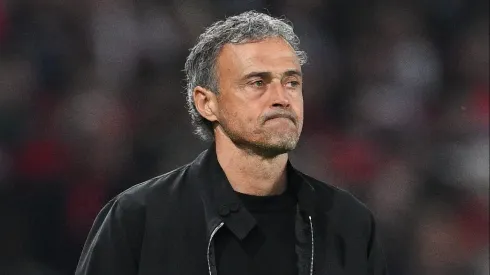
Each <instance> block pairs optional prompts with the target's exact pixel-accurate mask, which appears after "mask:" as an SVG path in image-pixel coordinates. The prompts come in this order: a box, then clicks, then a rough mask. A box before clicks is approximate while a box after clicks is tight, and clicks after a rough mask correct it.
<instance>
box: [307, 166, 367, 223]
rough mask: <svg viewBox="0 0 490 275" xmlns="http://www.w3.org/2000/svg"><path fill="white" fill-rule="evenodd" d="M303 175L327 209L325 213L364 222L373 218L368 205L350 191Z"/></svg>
mask: <svg viewBox="0 0 490 275" xmlns="http://www.w3.org/2000/svg"><path fill="white" fill-rule="evenodd" d="M300 173H301V172H300ZM301 175H302V177H303V178H304V179H305V180H306V181H307V182H308V183H309V184H310V185H311V186H312V187H313V188H314V190H315V193H316V194H317V196H318V198H317V199H318V201H319V202H320V204H322V205H323V206H324V207H325V209H324V210H325V211H328V212H331V213H333V214H335V213H338V214H342V215H348V216H349V217H352V218H354V219H361V220H363V221H368V220H370V219H371V218H372V212H371V210H370V209H369V208H368V207H367V206H366V204H365V203H363V202H361V201H360V200H359V199H358V198H357V197H356V196H354V195H353V194H352V193H350V192H349V191H347V190H344V189H342V188H339V187H337V186H334V185H332V184H329V183H326V182H323V181H320V180H318V179H315V178H313V177H311V176H309V175H306V174H304V173H301Z"/></svg>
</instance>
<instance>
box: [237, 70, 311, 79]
mask: <svg viewBox="0 0 490 275" xmlns="http://www.w3.org/2000/svg"><path fill="white" fill-rule="evenodd" d="M293 75H295V76H299V77H302V76H303V73H301V71H298V70H287V71H285V72H284V73H283V74H282V77H285V76H286V77H287V76H293ZM271 76H272V73H271V72H250V73H248V74H246V75H245V76H244V77H243V78H242V79H249V78H252V77H260V78H271Z"/></svg>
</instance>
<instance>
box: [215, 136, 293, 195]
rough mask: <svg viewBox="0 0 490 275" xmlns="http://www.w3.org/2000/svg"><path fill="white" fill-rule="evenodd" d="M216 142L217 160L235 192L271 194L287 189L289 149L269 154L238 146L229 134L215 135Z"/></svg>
mask: <svg viewBox="0 0 490 275" xmlns="http://www.w3.org/2000/svg"><path fill="white" fill-rule="evenodd" d="M215 142H216V155H217V157H218V162H219V164H220V166H221V168H222V169H223V171H224V172H225V174H226V177H227V178H228V181H229V182H230V184H231V186H232V188H233V189H234V190H235V191H236V192H239V193H243V194H249V195H256V196H268V195H278V194H281V193H283V192H284V191H285V190H286V185H287V177H286V164H287V161H288V154H287V153H284V154H280V155H277V156H274V157H267V158H266V157H263V156H260V155H257V154H253V153H251V152H250V151H249V150H244V149H241V148H239V147H237V146H236V145H235V144H234V143H233V142H232V141H231V140H230V139H229V138H228V137H218V136H216V140H215Z"/></svg>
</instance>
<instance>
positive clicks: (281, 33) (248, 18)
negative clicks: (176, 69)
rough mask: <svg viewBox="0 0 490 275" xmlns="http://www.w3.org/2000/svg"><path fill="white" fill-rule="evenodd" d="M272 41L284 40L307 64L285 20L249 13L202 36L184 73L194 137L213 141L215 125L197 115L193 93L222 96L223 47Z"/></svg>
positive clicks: (296, 38)
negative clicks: (203, 90) (220, 59)
mask: <svg viewBox="0 0 490 275" xmlns="http://www.w3.org/2000/svg"><path fill="white" fill-rule="evenodd" d="M272 37H281V38H283V39H284V40H285V41H286V42H287V43H288V44H289V45H290V46H291V47H292V48H293V50H294V51H295V52H296V55H297V56H298V59H299V61H300V65H303V64H305V63H306V53H305V52H304V51H301V50H300V49H299V42H300V41H299V38H298V36H297V35H296V34H295V33H294V31H293V27H292V24H291V23H290V22H289V21H286V20H285V19H279V18H274V17H271V16H269V15H267V14H263V13H259V12H255V11H248V12H244V13H242V14H239V15H236V16H232V17H228V18H226V20H222V21H218V22H215V23H213V24H212V25H211V26H209V27H208V28H207V29H206V30H205V31H204V33H202V34H201V35H200V36H199V38H198V40H197V43H196V45H195V46H194V47H193V48H192V49H191V50H190V54H189V56H188V57H187V60H186V62H185V69H184V71H185V73H186V80H187V87H186V88H187V108H188V111H189V114H190V116H191V120H192V124H193V125H194V127H195V128H196V129H195V133H196V134H197V135H198V136H199V137H200V138H201V139H203V140H212V139H213V138H214V135H213V127H212V123H211V122H210V121H208V120H207V119H205V118H203V117H202V116H201V115H200V114H199V112H198V111H197V109H196V106H195V103H194V98H193V91H194V89H195V88H196V87H197V86H201V87H203V88H206V89H208V90H210V91H212V92H213V93H215V94H218V93H219V89H218V77H217V71H216V63H217V59H218V55H219V53H220V51H221V49H222V48H223V46H224V45H225V44H229V43H233V44H241V43H247V42H250V41H260V40H264V39H267V38H272Z"/></svg>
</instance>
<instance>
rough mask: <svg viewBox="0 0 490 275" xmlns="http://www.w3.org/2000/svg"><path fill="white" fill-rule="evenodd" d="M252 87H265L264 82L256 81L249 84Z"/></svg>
mask: <svg viewBox="0 0 490 275" xmlns="http://www.w3.org/2000/svg"><path fill="white" fill-rule="evenodd" d="M251 84H252V86H254V87H263V86H264V85H265V82H264V80H256V81H254V82H252V83H251Z"/></svg>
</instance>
